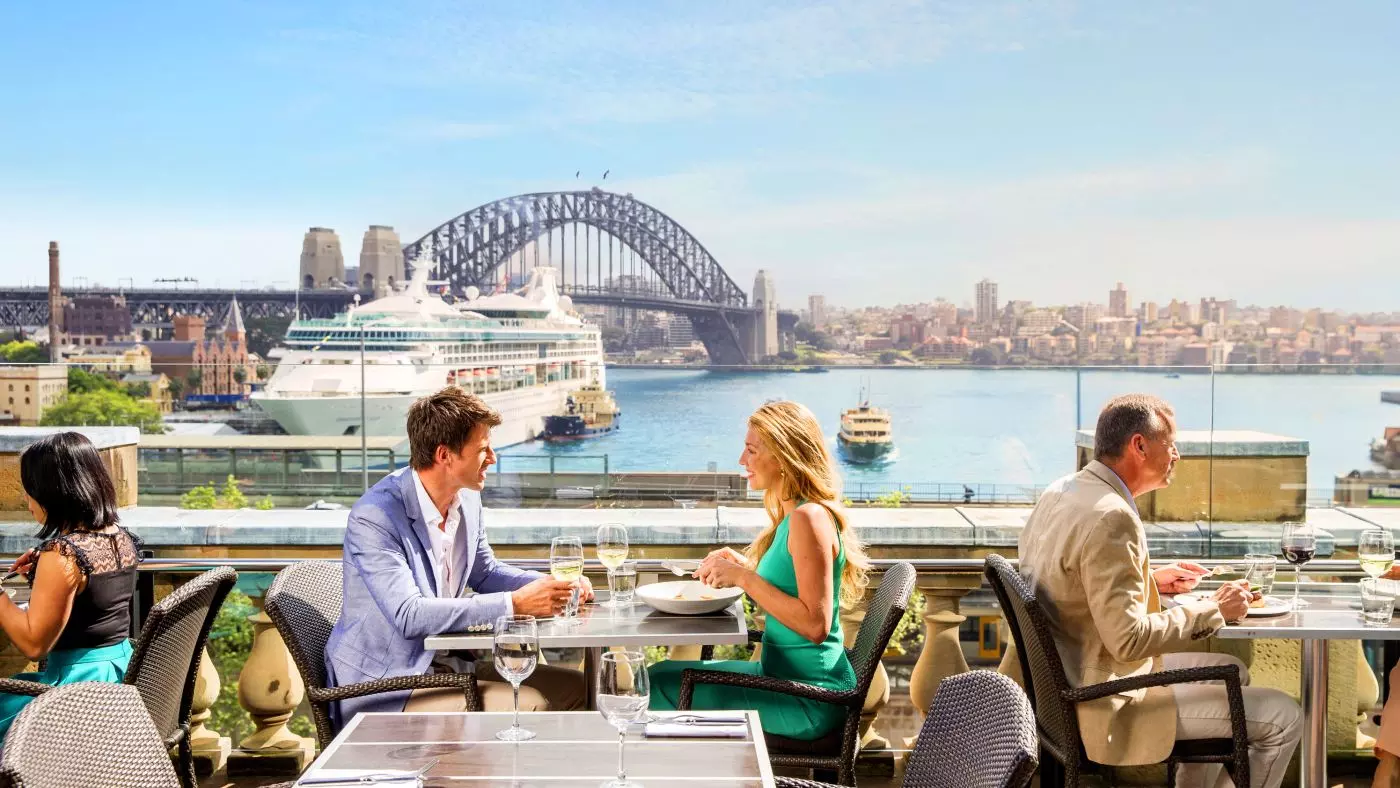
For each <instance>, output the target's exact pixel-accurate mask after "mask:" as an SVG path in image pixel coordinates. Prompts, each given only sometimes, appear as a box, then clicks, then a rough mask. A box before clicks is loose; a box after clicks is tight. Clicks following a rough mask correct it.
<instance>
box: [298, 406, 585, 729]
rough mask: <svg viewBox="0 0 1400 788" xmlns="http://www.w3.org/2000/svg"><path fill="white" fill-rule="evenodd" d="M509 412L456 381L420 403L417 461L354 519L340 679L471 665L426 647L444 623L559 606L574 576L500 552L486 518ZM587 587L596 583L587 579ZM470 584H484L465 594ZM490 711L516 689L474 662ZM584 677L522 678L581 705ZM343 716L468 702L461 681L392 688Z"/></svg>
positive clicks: (332, 657) (447, 628) (555, 672)
mask: <svg viewBox="0 0 1400 788" xmlns="http://www.w3.org/2000/svg"><path fill="white" fill-rule="evenodd" d="M500 423H501V417H500V415H499V414H498V413H496V412H495V411H493V410H492V409H491V408H490V407H489V406H488V405H487V404H486V403H484V402H482V401H481V400H480V399H478V398H476V397H474V396H472V395H470V394H467V393H465V392H463V391H462V390H461V389H458V388H455V387H451V388H446V389H443V390H442V391H439V392H438V393H436V394H432V395H430V396H427V397H424V398H422V399H420V400H418V401H417V402H415V403H413V405H412V406H411V407H410V408H409V411H408V441H409V448H410V451H411V458H410V462H409V464H410V467H409V468H405V469H403V470H400V471H397V472H395V473H393V474H391V475H389V476H387V477H385V478H384V479H383V480H381V481H380V482H379V483H378V484H376V485H374V487H372V488H371V489H370V490H369V492H367V493H365V494H364V495H363V496H362V497H361V498H360V500H358V501H356V502H355V506H354V507H353V508H351V510H350V519H349V522H348V523H347V525H346V530H345V559H344V565H345V590H344V593H345V602H344V606H343V608H342V609H341V614H340V620H339V621H337V622H336V624H335V627H334V628H333V629H332V630H331V636H330V640H329V641H328V642H327V643H326V672H327V677H328V679H329V683H330V686H332V687H335V686H340V685H346V684H355V683H358V682H362V681H372V680H374V679H381V678H386V677H390V676H410V675H420V674H424V673H428V672H439V673H441V672H450V671H460V670H463V669H471V668H470V667H469V663H464V662H463V661H462V660H461V659H459V658H458V657H456V656H454V655H451V654H446V653H440V652H434V651H427V650H425V649H424V648H423V639H424V638H426V637H428V636H429V635H436V634H440V633H444V632H465V631H467V630H472V629H479V630H487V631H489V630H490V629H491V628H492V627H493V625H494V624H495V621H496V618H497V617H499V616H506V615H533V616H539V617H544V616H550V615H554V614H555V612H557V611H559V610H561V609H562V608H563V606H564V603H565V602H566V601H567V600H568V598H569V594H570V591H571V586H570V585H569V584H568V583H563V582H559V581H556V580H554V579H552V578H550V577H548V576H547V575H542V574H540V573H538V572H528V571H525V570H523V569H517V568H515V567H512V566H509V565H507V564H504V563H502V562H500V561H498V560H496V556H495V554H494V553H492V551H491V546H490V545H489V544H487V542H486V529H485V527H484V526H483V523H482V520H481V494H480V493H481V489H482V488H483V487H484V486H485V484H486V470H487V468H489V467H491V465H493V464H494V463H495V462H496V455H495V453H494V452H492V451H491V428H492V427H494V426H496V425H498V424H500ZM583 589H584V593H585V596H591V595H592V590H591V588H590V587H589V586H588V585H587V580H585V581H584V587H583ZM464 590H470V591H471V592H473V593H472V594H470V595H467V596H464V595H463V592H464ZM475 670H476V675H477V680H478V684H479V687H480V689H481V695H482V702H483V703H484V704H485V706H486V708H487V710H488V711H494V710H501V711H508V710H509V709H510V708H511V704H512V693H511V690H510V687H509V685H508V684H505V683H502V682H501V681H500V677H499V676H498V675H497V674H496V672H495V669H494V667H493V666H491V665H490V663H486V662H482V663H479V664H477V665H476V666H475ZM584 689H585V687H584V677H583V674H581V673H579V672H578V671H576V670H567V669H563V668H555V667H551V666H548V665H540V666H539V667H537V668H536V669H535V673H534V675H533V676H531V677H530V679H529V680H528V681H526V683H525V686H522V687H521V691H520V704H521V708H522V709H535V710H540V709H555V710H560V709H573V708H581V707H582V705H583V700H584ZM338 705H339V708H338V709H334V704H333V712H332V713H333V714H335V715H336V716H337V717H338V719H337V720H336V722H337V723H338V724H345V723H348V722H349V721H350V720H351V719H353V718H354V716H355V714H356V713H358V712H362V711H402V710H404V709H405V708H407V709H409V710H413V711H426V710H431V711H450V710H457V711H461V710H463V709H464V708H465V706H466V696H465V695H464V694H463V693H462V692H461V691H460V690H453V689H446V690H414V691H413V692H412V693H411V694H410V693H409V692H389V693H383V694H380V695H372V696H369V697H364V698H353V699H349V700H344V701H341V702H340V703H339V704H338Z"/></svg>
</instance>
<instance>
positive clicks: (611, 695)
mask: <svg viewBox="0 0 1400 788" xmlns="http://www.w3.org/2000/svg"><path fill="white" fill-rule="evenodd" d="M650 702H651V681H650V679H649V678H648V676H647V663H646V656H645V655H643V654H642V652H640V651H609V652H608V653H606V654H604V655H603V659H602V662H601V663H600V664H599V667H598V711H599V712H600V713H601V714H602V715H603V717H604V718H605V719H606V720H607V721H608V722H609V723H611V724H612V725H613V727H615V728H617V779H615V780H609V781H607V782H605V783H603V785H602V788H642V785H641V783H637V782H632V781H630V780H628V779H627V767H626V763H625V761H624V760H623V749H624V747H625V745H626V743H627V726H628V725H631V724H633V723H636V722H641V721H643V720H645V719H646V718H647V706H648V705H649V704H650Z"/></svg>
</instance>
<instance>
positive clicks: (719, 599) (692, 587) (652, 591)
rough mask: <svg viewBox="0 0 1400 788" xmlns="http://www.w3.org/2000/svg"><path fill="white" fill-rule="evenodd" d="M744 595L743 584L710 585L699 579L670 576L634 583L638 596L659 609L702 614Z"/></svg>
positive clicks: (728, 603) (714, 610) (670, 611)
mask: <svg viewBox="0 0 1400 788" xmlns="http://www.w3.org/2000/svg"><path fill="white" fill-rule="evenodd" d="M743 595H744V590H743V589H742V588H710V587H709V586H707V585H705V584H704V583H702V582H700V581H699V580H672V581H670V582H667V583H648V584H647V585H644V586H637V596H639V597H641V598H642V601H643V602H646V603H647V604H648V605H651V606H652V607H654V608H656V609H657V610H660V611H661V612H662V613H674V614H675V615H678V616H701V615H704V614H706V613H717V612H719V611H721V610H723V609H725V608H726V607H729V606H730V605H732V604H734V600H736V599H738V598H739V597H741V596H743Z"/></svg>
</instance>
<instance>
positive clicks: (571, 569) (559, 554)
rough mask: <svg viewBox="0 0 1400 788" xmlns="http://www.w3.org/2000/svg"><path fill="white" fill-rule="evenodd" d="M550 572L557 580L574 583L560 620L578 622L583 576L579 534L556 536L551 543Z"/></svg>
mask: <svg viewBox="0 0 1400 788" xmlns="http://www.w3.org/2000/svg"><path fill="white" fill-rule="evenodd" d="M549 573H550V574H551V575H552V576H553V577H554V579H555V580H558V581H560V582H563V583H573V584H574V590H573V592H572V593H570V594H569V601H568V603H566V604H565V605H564V612H563V613H562V614H560V616H559V620H560V622H561V623H564V624H576V623H578V597H579V594H578V590H579V589H578V581H579V578H581V577H583V542H581V541H579V538H578V537H577V536H556V537H554V539H553V540H552V541H551V542H550V543H549Z"/></svg>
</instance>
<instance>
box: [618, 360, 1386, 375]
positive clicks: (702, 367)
mask: <svg viewBox="0 0 1400 788" xmlns="http://www.w3.org/2000/svg"><path fill="white" fill-rule="evenodd" d="M605 363H606V364H607V367H608V368H609V369H648V370H650V369H657V370H667V371H677V372H697V371H698V372H752V373H759V372H783V373H789V374H822V373H813V372H811V371H809V368H810V367H820V368H822V369H823V370H825V371H826V372H832V371H836V370H843V369H858V370H872V369H879V370H885V369H891V370H908V371H922V372H947V371H952V370H975V371H996V372H1137V373H1142V374H1151V375H1163V376H1167V375H1178V376H1180V375H1203V376H1209V375H1211V374H1212V373H1213V374H1216V375H1289V376H1299V377H1304V376H1307V377H1317V376H1325V375H1337V376H1358V375H1360V376H1375V377H1400V367H1396V368H1395V369H1388V368H1385V369H1377V370H1369V369H1367V370H1362V369H1349V370H1343V369H1336V368H1327V367H1323V368H1317V369H1311V370H1302V369H1294V370H1288V371H1284V370H1272V371H1264V370H1258V369H1256V370H1248V369H1243V370H1241V369H1229V368H1216V369H1214V370H1212V369H1211V368H1210V367H1137V366H1121V367H1116V366H1058V367H1057V366H1029V365H1028V366H1011V365H1005V364H1001V365H993V366H987V365H979V364H937V365H935V364H930V365H920V364H783V365H769V366H764V365H736V364H642V363H636V362H613V361H608V362H605Z"/></svg>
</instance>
